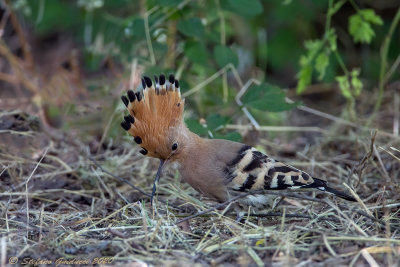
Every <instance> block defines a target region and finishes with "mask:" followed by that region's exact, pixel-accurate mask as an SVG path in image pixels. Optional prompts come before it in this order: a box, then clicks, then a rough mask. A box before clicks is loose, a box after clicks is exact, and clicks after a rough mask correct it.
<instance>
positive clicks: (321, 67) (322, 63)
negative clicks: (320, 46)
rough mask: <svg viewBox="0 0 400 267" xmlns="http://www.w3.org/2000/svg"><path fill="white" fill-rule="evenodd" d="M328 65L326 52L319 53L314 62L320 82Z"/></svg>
mask: <svg viewBox="0 0 400 267" xmlns="http://www.w3.org/2000/svg"><path fill="white" fill-rule="evenodd" d="M328 65H329V56H328V55H327V53H326V52H321V53H319V55H318V56H317V58H316V60H315V70H316V71H318V72H319V76H318V80H320V81H321V80H322V79H323V78H324V76H325V70H326V67H327V66H328Z"/></svg>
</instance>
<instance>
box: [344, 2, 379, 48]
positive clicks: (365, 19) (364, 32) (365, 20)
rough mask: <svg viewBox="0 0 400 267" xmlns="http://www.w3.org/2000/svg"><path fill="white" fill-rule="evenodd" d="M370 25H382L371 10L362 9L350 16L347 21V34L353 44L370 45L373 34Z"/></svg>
mask: <svg viewBox="0 0 400 267" xmlns="http://www.w3.org/2000/svg"><path fill="white" fill-rule="evenodd" d="M371 24H376V25H382V24H383V21H382V19H381V17H379V16H378V15H376V14H375V11H374V10H372V9H363V10H360V11H358V12H357V13H356V14H354V15H352V16H351V17H350V19H349V32H350V34H351V35H352V36H353V39H354V42H356V43H357V42H359V43H368V44H369V43H371V40H372V38H373V37H374V36H375V32H374V30H373V29H372V26H371Z"/></svg>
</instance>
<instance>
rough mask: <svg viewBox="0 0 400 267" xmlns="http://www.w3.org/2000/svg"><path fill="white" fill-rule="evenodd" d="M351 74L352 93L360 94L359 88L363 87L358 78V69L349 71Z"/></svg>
mask: <svg viewBox="0 0 400 267" xmlns="http://www.w3.org/2000/svg"><path fill="white" fill-rule="evenodd" d="M350 75H351V86H352V87H353V89H354V93H353V94H354V95H355V96H359V95H360V94H361V90H362V88H363V83H362V81H361V80H360V78H359V75H360V70H358V69H354V70H352V71H351V73H350Z"/></svg>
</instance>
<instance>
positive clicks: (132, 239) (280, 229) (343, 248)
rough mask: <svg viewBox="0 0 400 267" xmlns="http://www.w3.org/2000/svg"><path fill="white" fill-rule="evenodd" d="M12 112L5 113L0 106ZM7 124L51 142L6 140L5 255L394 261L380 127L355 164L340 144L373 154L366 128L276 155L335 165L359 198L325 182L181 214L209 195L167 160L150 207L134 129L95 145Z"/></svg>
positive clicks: (158, 261)
mask: <svg viewBox="0 0 400 267" xmlns="http://www.w3.org/2000/svg"><path fill="white" fill-rule="evenodd" d="M7 116H8V117H7ZM9 116H10V115H9V113H8V114H5V113H3V114H2V116H1V118H3V119H5V118H10V117H9ZM14 118H15V117H14ZM19 134H24V136H22V137H17V136H19ZM306 134H307V133H306ZM2 135H3V137H4V136H6V135H7V136H8V138H10V136H12V138H14V139H15V138H17V140H20V139H24V141H21V140H20V141H19V142H26V143H27V144H29V143H31V142H34V141H35V140H39V139H41V138H43V139H45V141H44V143H46V145H45V146H42V147H40V149H37V148H32V151H35V154H32V153H31V154H29V155H30V156H27V155H22V154H21V153H20V152H13V151H12V150H8V151H7V150H6V149H4V145H3V148H2V149H1V154H0V164H1V167H2V168H1V180H0V183H1V188H2V191H1V193H0V206H1V217H0V226H1V230H0V231H1V232H0V233H1V245H0V246H1V251H2V261H3V263H6V262H7V261H8V260H9V258H10V257H11V256H16V257H18V259H19V261H20V263H21V262H22V261H23V260H24V259H25V260H26V258H30V259H36V260H38V259H40V260H45V259H46V260H50V261H53V262H55V261H56V260H57V259H59V258H64V259H69V260H71V262H70V263H72V261H74V260H75V261H77V260H90V261H91V260H95V259H102V260H104V261H107V260H109V259H111V260H112V261H113V264H124V263H126V262H144V263H147V264H153V265H184V264H190V265H193V264H195V263H198V264H201V265H206V266H207V265H213V266H216V265H220V264H222V265H229V264H233V265H240V266H247V265H257V266H263V265H272V266H294V265H296V266H319V265H324V266H333V265H351V266H360V265H366V264H368V265H370V266H382V265H386V266H387V265H392V266H394V265H396V264H398V263H399V260H400V256H399V254H400V239H399V230H400V217H399V214H398V211H399V207H400V200H399V196H400V194H399V186H398V179H399V177H398V174H399V159H398V151H396V150H395V147H399V142H398V139H396V138H390V137H382V136H380V135H379V133H378V136H377V138H376V140H375V143H374V144H373V145H372V148H373V151H372V153H371V154H370V157H366V160H365V161H366V164H365V165H360V166H358V161H355V160H354V159H353V158H352V157H350V156H349V155H348V154H342V155H339V156H333V155H338V154H339V153H338V151H343V149H344V148H346V149H347V151H346V153H350V154H352V153H353V152H354V151H353V149H350V144H351V147H354V144H355V143H356V142H357V151H358V152H357V153H358V155H359V156H358V158H360V159H361V158H362V157H363V156H364V155H366V156H368V155H369V152H370V148H371V138H370V136H368V135H369V134H368V133H365V132H364V134H362V132H361V131H359V132H357V129H356V130H354V131H350V132H349V133H348V134H346V135H336V136H334V137H333V136H330V137H329V136H328V137H325V138H324V139H323V140H324V143H321V144H319V145H315V146H313V147H312V148H310V149H309V150H305V151H303V152H301V153H300V152H299V153H298V154H297V155H296V156H295V157H287V158H285V157H283V156H282V157H281V159H282V160H286V161H289V163H292V164H294V165H296V166H299V167H302V168H304V169H307V170H310V171H311V172H313V174H315V175H316V174H318V175H320V176H321V177H322V178H329V177H331V178H330V179H329V180H330V181H331V183H332V184H334V185H335V186H336V187H340V186H341V184H342V183H343V182H346V183H347V184H349V185H350V187H349V190H350V188H354V189H355V191H353V192H352V193H354V194H355V196H356V197H357V198H358V200H359V202H358V203H355V204H353V203H348V202H344V201H342V200H338V199H333V198H331V197H328V196H325V195H323V194H318V195H315V193H307V192H306V193H302V194H300V193H296V194H293V193H283V195H286V197H285V200H284V201H282V202H281V204H280V205H279V206H278V207H277V208H276V210H274V211H266V214H264V215H259V216H254V215H249V216H247V217H246V220H245V221H244V222H243V223H237V222H235V215H233V214H230V213H229V212H228V213H226V214H224V211H225V209H224V208H223V207H222V208H220V209H214V210H211V211H209V212H207V213H204V214H201V215H198V216H195V218H192V219H190V220H187V221H184V222H182V223H180V224H177V222H178V221H180V220H181V221H182V219H184V218H186V217H188V216H190V215H193V214H196V213H198V212H202V211H204V210H207V209H210V208H212V207H214V206H215V205H216V204H215V203H214V202H211V201H208V200H207V199H203V197H202V196H201V195H200V194H198V193H197V192H195V191H194V190H193V189H191V188H190V187H189V186H188V185H186V184H181V183H180V181H179V175H178V174H177V173H176V171H175V170H173V169H171V170H170V171H169V172H168V173H164V175H163V177H162V178H161V180H160V183H159V185H158V196H157V198H156V199H157V200H156V202H155V206H154V209H153V208H152V207H151V206H150V202H149V197H148V193H150V192H151V187H152V179H153V177H154V175H155V171H156V167H157V161H156V160H152V159H148V158H145V157H142V156H141V155H140V154H139V155H138V153H137V147H136V146H134V145H133V144H132V141H131V140H130V139H128V138H127V139H126V140H123V141H122V142H120V143H116V144H113V143H112V142H113V141H112V140H111V139H110V140H107V139H106V141H105V144H106V145H104V144H103V148H102V149H98V147H96V146H92V145H87V144H90V142H87V144H84V143H83V142H80V141H79V139H76V138H72V137H71V136H68V134H65V138H64V140H63V141H58V142H53V141H50V140H49V139H48V138H46V137H43V136H42V135H41V133H40V132H36V131H33V130H28V131H18V130H14V129H12V128H10V130H9V131H5V132H3V133H2ZM356 137H357V138H356ZM14 139H12V140H14ZM355 140H358V141H355ZM92 141H93V140H92ZM14 142H15V140H14ZM259 144H260V145H262V146H263V147H264V148H266V149H267V150H268V151H269V153H270V154H271V155H279V153H278V151H279V146H277V145H275V144H274V143H273V142H270V141H267V139H263V138H262V139H260V140H259ZM332 146H336V148H335V149H334V148H332ZM391 147H392V148H391ZM24 151H26V147H25V149H24ZM97 152H98V153H97ZM396 155H397V156H396ZM90 157H93V159H95V162H96V163H97V164H99V165H101V166H102V168H99V166H96V164H95V162H93V161H91V160H90ZM345 166H347V167H345ZM350 166H354V168H353V170H352V169H351V168H350ZM361 168H363V170H362V171H361ZM102 169H103V170H106V171H107V172H108V173H110V174H112V175H114V176H118V177H120V178H123V179H127V180H129V181H130V182H131V183H132V184H133V186H136V187H139V188H141V189H142V190H143V192H144V193H145V194H147V195H145V194H143V193H141V192H138V191H136V190H135V189H134V188H132V187H131V186H129V185H127V184H126V183H123V182H121V181H120V180H118V179H116V178H115V177H113V176H112V175H110V174H107V173H105V172H103V170H102ZM351 173H353V174H352V175H351ZM355 192H357V193H355ZM273 193H276V192H273ZM315 197H316V198H315ZM321 197H323V198H321ZM106 257H111V258H106ZM75 263H76V262H75Z"/></svg>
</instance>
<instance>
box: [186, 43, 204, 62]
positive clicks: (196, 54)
mask: <svg viewBox="0 0 400 267" xmlns="http://www.w3.org/2000/svg"><path fill="white" fill-rule="evenodd" d="M184 53H185V56H186V57H187V58H188V59H189V60H190V61H192V62H193V63H198V64H201V65H206V64H207V58H208V52H207V49H206V47H205V46H204V44H203V43H200V42H196V41H188V42H186V43H185V47H184Z"/></svg>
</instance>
